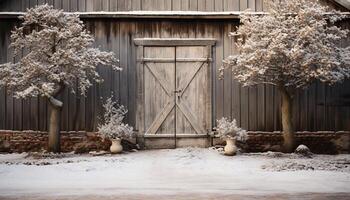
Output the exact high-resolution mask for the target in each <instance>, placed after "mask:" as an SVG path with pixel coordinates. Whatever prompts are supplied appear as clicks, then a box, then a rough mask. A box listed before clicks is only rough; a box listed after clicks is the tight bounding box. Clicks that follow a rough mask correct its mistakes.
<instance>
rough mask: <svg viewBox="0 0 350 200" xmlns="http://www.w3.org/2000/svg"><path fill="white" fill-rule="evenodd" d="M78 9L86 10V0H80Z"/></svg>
mask: <svg viewBox="0 0 350 200" xmlns="http://www.w3.org/2000/svg"><path fill="white" fill-rule="evenodd" d="M78 11H79V12H84V11H86V0H78Z"/></svg>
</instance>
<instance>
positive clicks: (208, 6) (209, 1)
mask: <svg viewBox="0 0 350 200" xmlns="http://www.w3.org/2000/svg"><path fill="white" fill-rule="evenodd" d="M214 8H215V5H214V1H213V0H205V11H209V12H210V11H214Z"/></svg>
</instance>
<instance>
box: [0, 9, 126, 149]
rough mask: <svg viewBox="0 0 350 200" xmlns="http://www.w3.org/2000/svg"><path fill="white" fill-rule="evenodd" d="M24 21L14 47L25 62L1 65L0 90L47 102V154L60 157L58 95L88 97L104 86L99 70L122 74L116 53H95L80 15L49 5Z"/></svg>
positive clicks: (29, 13)
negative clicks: (98, 85) (65, 92)
mask: <svg viewBox="0 0 350 200" xmlns="http://www.w3.org/2000/svg"><path fill="white" fill-rule="evenodd" d="M20 20H22V24H21V26H20V27H16V28H15V29H14V30H13V31H12V34H11V45H10V47H12V48H13V50H14V56H18V57H21V58H20V59H19V61H18V62H16V63H5V64H2V65H0V87H6V89H7V90H8V91H12V92H13V93H14V94H15V97H18V98H27V97H35V96H43V97H45V98H47V99H48V102H49V106H50V107H51V113H50V116H49V118H50V120H49V121H50V123H49V150H50V151H53V152H59V151H60V118H61V109H62V106H63V102H62V101H61V100H59V98H58V97H59V95H60V94H61V93H62V91H63V90H65V89H69V90H70V91H71V92H73V93H75V92H79V93H80V94H82V95H85V93H86V91H87V89H88V88H89V87H90V86H91V85H92V83H93V82H94V81H96V82H100V81H102V79H101V77H100V76H99V74H98V73H97V71H96V66H97V65H99V64H102V65H109V66H112V67H113V69H114V70H121V68H119V67H118V66H117V64H118V59H117V58H116V57H115V55H114V54H113V53H111V52H104V51H100V50H99V49H97V48H93V42H94V38H93V36H92V35H90V34H89V32H88V31H86V30H85V28H84V25H83V22H82V21H81V20H80V19H79V16H78V15H76V14H66V13H64V12H63V10H55V9H53V7H52V6H49V5H47V4H46V5H41V6H37V7H35V8H32V9H28V10H27V12H26V13H25V14H24V15H23V16H20ZM23 52H27V53H24V54H23ZM22 54H23V55H22Z"/></svg>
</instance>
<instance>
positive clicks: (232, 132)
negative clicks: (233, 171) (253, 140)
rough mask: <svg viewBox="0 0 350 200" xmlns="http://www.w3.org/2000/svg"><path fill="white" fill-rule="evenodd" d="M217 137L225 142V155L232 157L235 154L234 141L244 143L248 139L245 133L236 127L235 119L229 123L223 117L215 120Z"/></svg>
mask: <svg viewBox="0 0 350 200" xmlns="http://www.w3.org/2000/svg"><path fill="white" fill-rule="evenodd" d="M216 131H217V136H219V137H220V138H221V139H224V140H226V146H225V148H224V150H225V155H230V156H232V155H234V154H236V152H237V147H236V141H237V140H238V141H242V142H245V141H246V140H247V138H248V134H247V132H246V131H245V130H244V129H242V128H240V127H238V126H237V122H236V119H233V120H232V121H229V120H228V119H227V118H225V117H223V118H221V119H220V120H217V127H216Z"/></svg>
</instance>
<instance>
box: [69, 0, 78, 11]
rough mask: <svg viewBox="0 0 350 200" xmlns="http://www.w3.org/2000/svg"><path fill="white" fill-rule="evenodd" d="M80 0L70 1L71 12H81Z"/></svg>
mask: <svg viewBox="0 0 350 200" xmlns="http://www.w3.org/2000/svg"><path fill="white" fill-rule="evenodd" d="M78 4H79V0H70V1H69V10H70V11H71V12H77V11H78V10H79V7H78V6H79V5H78Z"/></svg>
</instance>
